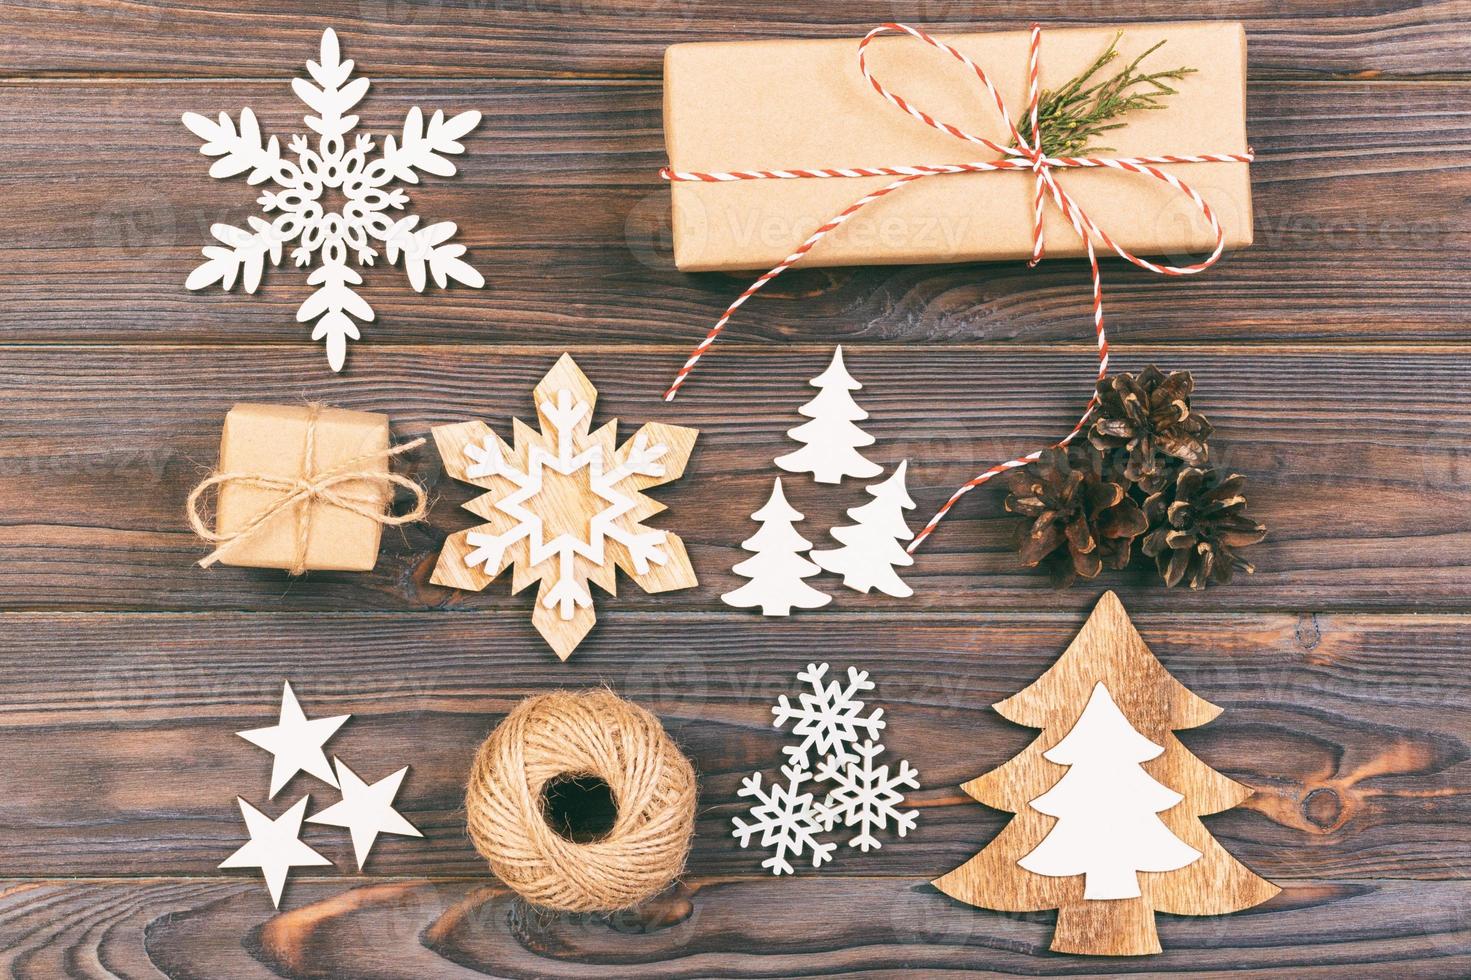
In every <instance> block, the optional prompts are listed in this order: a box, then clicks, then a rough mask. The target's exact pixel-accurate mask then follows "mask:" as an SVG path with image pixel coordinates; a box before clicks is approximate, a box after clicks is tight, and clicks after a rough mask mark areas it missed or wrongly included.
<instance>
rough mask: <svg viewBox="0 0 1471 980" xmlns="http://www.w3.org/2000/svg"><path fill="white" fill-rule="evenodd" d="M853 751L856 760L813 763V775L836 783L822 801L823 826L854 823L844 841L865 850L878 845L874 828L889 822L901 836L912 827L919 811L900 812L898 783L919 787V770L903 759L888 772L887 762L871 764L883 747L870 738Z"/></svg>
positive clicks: (851, 824) (888, 826)
mask: <svg viewBox="0 0 1471 980" xmlns="http://www.w3.org/2000/svg"><path fill="white" fill-rule="evenodd" d="M853 751H854V752H856V753H857V754H858V758H859V761H858V762H848V763H841V762H839V761H838V760H837V759H836V758H835V757H829V758H827V759H825V760H823V762H822V764H821V765H819V766H818V767H817V778H818V779H819V780H821V781H823V782H829V783H836V784H837V788H836V789H834V790H831V791H829V792H828V794H827V797H826V798H825V799H824V800H823V801H822V808H823V811H824V814H825V818H826V823H827V829H829V830H831V829H832V828H833V827H834V826H836V825H837V824H838V823H839V822H841V823H842V824H843V825H844V826H845V827H857V828H858V834H857V836H855V837H853V838H851V839H850V840H849V841H848V846H849V847H856V848H858V849H859V850H862V851H864V852H865V853H866V852H867V851H868V850H869V849H870V848H873V849H877V848H879V847H881V846H882V845H881V844H880V843H879V839H878V838H877V837H875V836H874V835H873V832H874V831H875V830H887V829H889V828H890V827H891V826H892V828H893V830H894V832H895V833H896V834H898V835H899V836H900V837H903V836H904V835H905V834H907V833H909V831H911V830H913V829H914V822H915V821H916V820H917V819H918V818H919V811H918V810H905V811H903V812H901V811H900V810H899V809H898V805H899V804H901V803H903V802H904V794H903V793H902V792H900V788H901V787H907V788H909V789H919V771H918V770H916V769H915V768H914V767H913V766H911V765H910V764H909V763H908V762H906V761H901V762H900V763H899V767H898V769H896V770H895V771H894V774H893V775H892V776H891V775H889V766H888V763H885V764H884V765H882V766H877V767H875V766H874V764H873V762H874V760H875V759H877V758H878V757H879V756H880V755H881V754H882V753H883V751H884V747H883V746H882V745H878V744H876V743H874V742H872V741H865V742H864V743H863V744H862V745H859V746H856V747H855V748H854V750H853Z"/></svg>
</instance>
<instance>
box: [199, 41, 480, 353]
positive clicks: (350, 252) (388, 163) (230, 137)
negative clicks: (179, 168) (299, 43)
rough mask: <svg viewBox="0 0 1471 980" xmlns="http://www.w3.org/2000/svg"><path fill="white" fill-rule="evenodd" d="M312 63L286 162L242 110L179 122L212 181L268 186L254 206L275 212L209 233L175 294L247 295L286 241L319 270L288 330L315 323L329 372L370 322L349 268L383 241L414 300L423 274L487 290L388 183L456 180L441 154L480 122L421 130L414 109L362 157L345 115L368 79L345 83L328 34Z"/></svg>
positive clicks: (361, 138)
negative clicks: (332, 198)
mask: <svg viewBox="0 0 1471 980" xmlns="http://www.w3.org/2000/svg"><path fill="white" fill-rule="evenodd" d="M320 58H321V60H320V61H319V62H318V61H308V62H307V63H306V67H307V71H308V73H310V75H311V77H312V82H315V83H316V84H315V85H314V84H312V82H309V81H307V80H306V79H304V78H297V79H293V80H292V83H291V85H292V90H293V91H294V92H296V94H297V96H298V97H300V99H301V100H302V101H303V102H305V103H306V105H307V108H309V109H310V110H311V113H313V114H308V115H307V116H306V117H305V120H304V121H305V122H306V124H307V126H308V127H309V128H310V129H311V130H312V131H313V132H315V133H316V134H317V143H316V146H315V147H313V146H312V145H311V143H310V141H309V140H308V138H307V137H306V136H302V135H296V136H292V137H291V141H290V144H289V147H290V150H291V152H292V153H294V154H296V160H295V162H293V161H291V160H289V159H287V158H285V157H283V156H282V153H281V141H280V139H279V138H278V137H275V136H272V137H270V138H269V139H266V138H265V137H263V136H262V134H261V129H260V123H259V122H258V121H257V120H256V117H255V113H254V112H252V111H251V110H250V108H249V107H246V108H243V109H241V110H240V122H239V124H238V125H237V124H236V123H235V121H234V120H232V119H231V118H230V116H229V114H228V113H224V112H222V113H220V116H219V120H218V121H216V120H213V119H210V118H208V117H206V116H201V115H199V114H198V113H194V112H186V113H184V117H183V121H184V125H185V126H187V127H189V130H190V131H191V132H192V133H194V135H196V136H198V137H199V138H200V139H202V140H203V141H204V145H203V146H202V147H200V152H201V153H203V154H204V155H205V156H209V157H215V158H217V159H216V160H215V162H214V164H213V165H212V166H211V167H210V169H209V174H210V176H211V177H219V178H224V177H235V176H238V175H240V174H245V175H246V178H245V179H246V181H247V183H249V184H251V185H252V186H254V185H257V184H263V183H266V182H268V181H269V182H270V183H271V184H272V185H274V188H275V189H273V190H265V191H263V192H262V193H261V196H260V197H259V198H257V200H256V203H258V204H259V205H260V206H261V210H262V211H263V212H264V213H265V214H267V215H270V214H272V213H275V215H276V217H274V218H273V219H272V220H269V221H267V220H266V219H264V218H261V217H257V216H255V215H252V216H250V217H249V218H247V219H246V221H247V223H248V224H249V225H250V228H249V229H248V230H247V229H245V228H239V227H237V226H235V225H228V224H223V223H220V224H215V225H213V226H211V228H210V233H211V234H212V235H214V237H215V239H216V240H217V241H218V242H219V243H220V244H218V245H206V246H205V247H204V256H205V261H204V263H203V264H201V265H200V266H199V267H198V268H196V269H195V270H194V271H193V272H191V273H190V274H189V278H188V280H187V281H186V282H185V285H186V286H187V287H188V288H189V289H203V288H205V287H206V286H210V285H213V284H214V283H219V284H220V286H221V288H223V289H225V290H229V289H231V288H232V287H233V286H234V285H235V283H236V282H237V281H239V282H240V284H241V285H242V286H243V287H244V289H245V291H246V292H248V293H253V292H255V291H256V288H257V287H258V286H260V282H261V274H262V272H263V270H264V267H265V263H266V261H267V260H269V261H270V263H271V264H272V265H280V264H281V259H282V253H283V248H284V246H285V245H286V244H288V243H290V242H296V243H297V244H296V247H295V248H294V249H292V251H291V257H292V259H293V260H294V261H295V262H296V264H297V265H298V266H307V265H310V264H311V263H312V262H313V261H314V260H315V261H318V262H320V265H319V266H318V267H317V268H316V269H314V270H313V271H312V273H311V274H310V276H308V278H307V285H309V286H316V287H317V290H316V292H314V293H312V295H311V296H309V297H307V299H306V300H305V302H303V303H302V304H301V307H300V308H299V309H298V310H297V311H296V319H297V322H298V323H306V322H307V321H309V320H316V321H317V322H316V326H315V327H314V329H313V330H312V339H313V340H322V341H325V343H326V346H327V363H328V364H329V365H331V367H332V370H333V371H340V370H342V365H343V362H344V360H345V359H346V357H347V341H348V340H350V339H351V340H358V339H361V334H360V332H359V330H358V321H369V320H372V319H373V308H372V307H371V306H369V305H368V303H367V301H366V300H364V299H363V298H362V297H361V296H360V295H358V293H357V292H356V291H355V290H354V289H353V287H354V286H360V285H362V283H363V277H362V275H361V274H360V273H359V272H358V271H357V270H356V269H354V268H353V267H352V266H351V265H349V264H348V263H349V261H351V262H354V263H356V264H357V265H358V266H368V265H372V264H373V261H374V260H375V259H376V258H377V257H378V248H377V245H378V244H381V245H382V247H383V251H384V253H385V255H386V256H387V260H388V262H390V263H393V262H397V261H399V258H400V257H402V259H403V267H404V271H405V272H406V273H407V274H408V277H409V284H410V285H411V286H413V287H414V289H415V290H416V291H418V292H421V293H422V292H423V291H424V289H425V287H426V286H427V283H428V278H429V277H433V279H434V282H435V284H436V285H437V286H439V287H440V288H441V289H442V288H444V287H446V286H447V285H448V284H449V281H450V280H454V281H455V282H459V283H463V284H464V285H466V286H472V287H475V288H477V289H478V288H479V287H481V286H483V285H485V279H484V277H483V276H481V274H480V273H479V272H477V271H475V270H474V269H473V268H471V267H470V266H469V265H468V264H467V263H465V262H464V261H463V260H462V259H461V256H462V255H464V254H465V246H464V245H460V244H455V243H451V242H450V241H449V239H450V238H451V237H452V236H453V235H454V234H455V232H456V230H457V229H456V227H455V225H454V223H453V222H449V221H443V222H439V223H438V224H432V225H426V226H424V227H423V228H420V227H419V217H418V215H413V214H410V215H406V216H402V217H399V216H395V215H393V214H392V213H391V212H393V211H397V210H403V209H404V208H405V207H406V205H407V204H408V202H409V198H408V194H407V193H406V192H405V191H404V190H402V189H401V188H396V187H395V188H389V186H388V185H389V184H391V183H393V182H394V181H403V182H405V183H410V184H417V183H418V182H419V174H420V173H425V174H433V175H435V176H438V177H448V176H451V175H452V174H454V172H455V165H454V163H453V162H451V161H450V160H449V159H448V156H449V155H454V154H457V153H463V152H464V149H465V148H464V146H463V145H461V144H460V142H459V139H460V138H461V137H462V136H464V135H465V134H466V133H468V132H470V130H472V129H474V128H475V127H476V125H478V124H479V122H480V113H478V112H474V111H471V112H462V113H459V114H458V115H456V116H454V117H452V118H449V119H446V118H445V115H444V113H443V112H442V111H436V112H435V113H434V115H433V116H432V117H431V118H430V119H429V123H428V125H427V126H426V125H425V123H424V113H423V111H422V110H420V109H419V108H418V107H417V106H415V107H414V108H412V109H410V110H409V111H408V114H407V115H406V116H405V117H404V123H403V134H402V137H401V138H398V139H396V138H395V137H393V136H388V137H386V138H385V139H384V140H383V149H382V152H381V153H379V154H378V155H377V156H376V157H373V158H371V159H370V158H369V154H371V153H372V152H373V150H374V145H375V144H374V141H373V138H372V137H370V136H368V135H367V134H365V133H359V134H357V136H356V137H355V138H354V140H353V142H352V146H351V148H349V146H348V135H349V134H350V133H351V132H352V130H353V129H354V128H356V126H357V124H358V117H357V116H355V115H351V114H350V113H351V111H352V109H353V107H354V106H356V105H357V104H358V102H359V101H361V100H362V98H363V96H364V95H365V94H366V93H367V91H368V84H369V82H368V79H366V78H358V79H355V80H353V81H351V82H349V81H348V79H349V78H350V77H351V75H352V69H353V62H352V61H351V60H347V61H343V60H342V59H341V55H340V52H339V50H338V44H337V35H336V33H335V32H333V31H332V29H331V28H328V29H327V30H326V31H325V32H324V33H323V34H322V48H321V54H320ZM329 191H333V192H335V193H337V194H340V196H341V197H342V198H343V203H342V204H341V206H340V207H337V208H336V209H335V210H331V209H329V202H328V201H327V200H326V197H327V194H328V192H329ZM319 317H320V319H318V318H319Z"/></svg>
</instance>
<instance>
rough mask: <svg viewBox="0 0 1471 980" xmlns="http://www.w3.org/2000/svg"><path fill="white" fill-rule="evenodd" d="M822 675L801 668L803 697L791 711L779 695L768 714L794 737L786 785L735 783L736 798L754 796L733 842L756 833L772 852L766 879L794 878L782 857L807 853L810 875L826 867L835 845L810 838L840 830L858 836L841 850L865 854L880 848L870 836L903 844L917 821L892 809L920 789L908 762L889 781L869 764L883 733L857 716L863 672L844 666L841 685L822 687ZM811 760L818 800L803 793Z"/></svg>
mask: <svg viewBox="0 0 1471 980" xmlns="http://www.w3.org/2000/svg"><path fill="white" fill-rule="evenodd" d="M827 671H828V665H827V664H821V665H818V664H808V665H807V669H806V670H804V671H802V672H800V673H799V674H798V675H797V678H798V680H800V681H802V682H803V683H804V684H805V685H806V686H807V687H808V688H809V690H806V691H802V692H800V693H799V694H798V695H797V704H795V705H793V704H792V703H791V701H790V700H789V699H788V698H787V696H786V695H782V696H781V697H780V698H778V699H777V703H776V706H775V707H773V708H772V709H771V711H772V714H774V715H775V716H776V720H775V722H774V724H775V725H776V726H777V727H781V726H783V725H786V724H787V723H788V722H791V723H793V724H792V734H793V735H794V736H800V737H801V742H800V743H799V744H797V745H788V746H784V747H783V748H782V752H783V753H785V754H786V756H787V760H788V761H787V763H786V764H785V765H784V766H782V769H781V772H782V776H783V777H785V779H786V782H785V784H782V783H778V782H772V783H771V784H770V785H769V786H768V787H767V789H766V790H765V791H763V790H762V789H761V774H760V773H752V774H751V775H750V776H747V777H746V778H745V779H744V780H742V782H741V791H740V793H739V794H738V795H740V796H751V797H755V798H756V800H757V803H756V804H755V805H754V806H752V807H751V809H750V816H751V818H752V820H753V822H751V823H747V822H746V821H745V820H742V819H741V818H740V817H735V818H734V819H733V821H732V822H733V824H734V826H735V836H736V839H737V840H739V841H740V842H741V846H742V847H745V846H746V845H747V844H749V843H750V841H751V838H752V836H753V835H755V834H756V832H757V831H760V833H761V839H760V845H759V846H761V847H763V848H771V847H775V849H776V851H775V853H774V854H773V855H772V856H771V857H769V858H767V859H766V860H764V861H762V862H761V866H762V867H764V868H769V869H770V870H771V872H772V874H776V875H781V874H792V873H793V870H792V864H791V862H790V861H789V860H787V855H788V854H792V855H801V854H802V853H803V852H804V851H805V852H807V853H810V854H811V855H812V866H813V867H814V868H816V867H820V866H821V865H822V864H823V863H824V862H825V861H828V860H830V859H831V857H832V852H833V849H834V848H836V847H837V844H835V843H829V842H822V841H819V840H818V839H817V835H818V834H820V833H828V832H831V831H832V830H833V829H834V828H835V827H837V826H838V825H839V824H842V825H843V826H845V827H849V828H855V829H856V830H857V831H858V832H857V834H855V835H854V836H853V837H851V838H850V839H849V840H848V846H849V847H856V848H858V849H860V850H862V851H864V852H867V851H869V850H871V849H877V848H879V847H881V846H882V845H881V843H880V841H879V839H878V838H877V837H876V836H874V834H875V831H881V830H893V831H894V832H895V833H897V834H898V835H899V836H900V837H903V836H904V835H905V834H907V833H908V832H909V831H911V830H913V829H914V824H915V821H916V820H917V819H918V817H919V812H918V811H917V810H900V809H899V805H900V804H902V803H903V802H904V794H903V792H902V790H903V789H904V788H909V789H918V788H919V773H918V772H916V771H915V770H914V768H913V767H912V766H910V765H909V763H908V762H900V763H899V764H898V768H897V769H896V770H894V772H893V773H892V775H891V774H890V770H889V764H888V763H884V764H883V765H875V761H876V760H877V759H878V758H879V756H881V755H882V754H883V752H884V747H883V746H882V745H880V744H879V743H878V742H877V741H876V740H877V737H878V733H879V731H880V730H882V729H883V728H884V720H883V713H884V711H883V709H882V708H875V709H874V710H873V711H872V712H870V713H869V714H867V715H864V714H862V712H863V708H864V703H863V701H861V700H859V699H858V698H857V697H856V695H858V694H860V693H862V692H864V691H871V690H873V687H874V685H873V682H872V681H870V680H869V679H868V673H867V672H866V671H860V670H856V669H854V668H852V667H849V668H848V683H847V685H846V686H844V685H843V684H842V683H841V682H840V681H837V680H832V681H824V678H825V677H826V675H827ZM814 758H816V759H818V760H820V761H818V763H817V767H816V773H815V779H816V782H817V783H818V784H827V785H829V786H830V788H829V789H828V791H827V794H826V795H825V796H824V797H823V799H822V800H821V801H819V800H818V798H817V796H816V794H815V792H808V791H803V790H802V786H803V784H804V783H806V782H807V781H809V780H812V779H814V773H813V771H812V768H811V762H812V760H813V759H814ZM815 788H817V787H814V789H815Z"/></svg>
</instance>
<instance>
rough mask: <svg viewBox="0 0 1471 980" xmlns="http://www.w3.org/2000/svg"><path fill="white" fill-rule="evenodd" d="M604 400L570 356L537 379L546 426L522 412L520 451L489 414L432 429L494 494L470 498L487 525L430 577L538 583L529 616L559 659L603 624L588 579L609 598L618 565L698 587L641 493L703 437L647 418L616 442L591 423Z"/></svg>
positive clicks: (453, 546)
mask: <svg viewBox="0 0 1471 980" xmlns="http://www.w3.org/2000/svg"><path fill="white" fill-rule="evenodd" d="M597 397H598V392H597V389H596V388H594V387H593V385H592V382H591V381H589V380H588V379H587V375H585V374H583V373H582V370H581V369H580V368H578V366H577V363H576V362H575V361H573V360H572V358H571V357H570V356H569V355H567V354H563V355H562V357H561V358H560V359H559V360H558V361H557V363H556V364H555V365H553V367H552V369H551V370H550V371H548V372H547V374H546V376H545V377H544V378H542V379H541V382H540V383H539V384H537V386H536V392H535V401H536V411H537V416H538V417H539V419H540V422H541V430H540V432H538V431H536V430H534V429H532V428H531V427H530V426H528V425H526V424H524V423H522V422H521V421H520V420H519V419H518V420H516V421H515V424H514V426H513V428H514V433H515V447H514V448H512V447H511V446H510V445H508V444H506V443H505V442H503V441H502V440H501V438H500V437H499V436H497V435H496V434H495V433H494V432H492V431H491V430H490V427H489V426H488V425H486V424H485V423H484V422H462V423H460V424H458V425H442V426H437V427H436V428H435V429H434V430H433V431H434V442H435V445H437V446H438V447H439V455H440V457H441V458H442V459H443V460H444V466H445V471H446V472H447V473H449V475H450V476H452V477H454V478H455V479H456V480H460V481H463V482H465V483H473V484H475V485H476V486H479V487H484V488H485V489H486V490H488V491H490V492H489V493H486V494H483V495H481V496H479V497H476V498H475V499H474V500H472V501H470V502H469V503H468V504H466V505H465V509H466V510H468V511H470V512H471V513H473V514H475V515H477V516H478V517H481V518H483V519H484V520H485V521H486V522H487V523H485V524H482V525H480V526H479V527H476V528H472V529H471V530H469V531H461V532H459V533H458V534H454V535H451V536H450V538H449V540H448V541H446V542H445V545H444V550H443V551H442V552H440V555H439V563H438V565H436V566H435V569H434V575H433V576H432V578H431V581H433V582H434V584H436V585H447V586H450V587H452V588H456V589H469V590H473V591H477V592H478V591H480V590H481V589H484V588H485V587H486V586H487V585H489V584H490V583H491V582H492V581H493V580H494V579H495V577H496V576H497V575H499V574H500V573H501V572H502V571H504V570H505V569H506V568H507V567H511V568H513V571H512V578H511V591H512V592H520V591H521V590H522V589H524V588H526V587H527V586H529V585H531V584H532V583H533V582H540V583H541V588H540V590H539V591H538V592H537V601H536V609H535V611H534V612H533V613H532V615H531V621H532V623H533V625H535V626H536V628H537V630H538V632H540V633H541V635H542V637H543V638H544V639H545V640H546V641H547V643H549V644H550V645H551V647H552V649H553V650H555V651H556V654H557V656H558V657H560V658H561V659H563V660H566V659H567V658H568V657H569V656H571V654H572V651H573V650H574V649H576V648H577V645H578V644H579V643H581V642H582V639H583V637H585V636H586V635H587V633H588V631H589V630H590V629H592V627H593V624H594V623H595V622H596V621H597V614H596V612H595V611H594V608H593V599H592V590H591V589H590V587H589V583H595V584H597V585H598V586H599V587H600V588H602V589H603V590H604V591H605V592H608V593H610V594H613V593H615V590H616V581H615V578H614V576H615V573H616V570H617V569H619V568H621V569H623V571H624V573H625V574H626V575H628V576H629V577H631V578H632V579H633V580H634V582H635V583H637V584H638V585H639V587H640V588H642V589H643V590H644V591H645V592H668V591H671V590H674V589H687V588H690V587H691V586H694V585H698V584H699V581H698V580H697V579H696V578H695V572H694V569H693V568H692V567H690V560H689V555H688V554H686V552H685V548H684V542H683V541H681V540H680V539H679V536H678V535H675V534H671V533H669V532H667V531H662V530H656V529H654V528H651V527H648V526H646V525H645V524H644V521H645V520H647V519H648V518H650V517H652V516H653V515H655V514H658V513H659V512H660V511H662V510H664V505H663V504H661V503H659V502H658V501H656V500H654V499H653V498H651V497H648V496H645V495H644V491H646V490H648V489H649V488H651V487H657V486H661V485H663V484H665V483H669V482H672V481H673V480H677V479H678V478H679V477H680V476H682V475H683V474H684V468H685V464H686V463H687V462H688V461H689V456H690V452H691V450H693V449H694V445H695V439H696V437H697V436H698V435H699V433H698V432H696V431H695V430H694V429H687V428H683V427H681V426H677V425H665V424H663V423H661V422H650V423H648V424H647V425H645V426H644V427H643V428H641V429H639V430H638V432H637V433H635V434H634V436H633V438H632V439H629V440H628V441H627V442H625V443H624V444H623V445H622V446H616V442H617V435H618V423H617V422H609V423H607V424H606V425H604V426H602V427H600V428H599V429H597V430H596V431H593V432H590V431H589V429H590V428H591V425H592V417H593V406H594V405H596V404H597ZM615 446H616V448H615Z"/></svg>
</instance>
